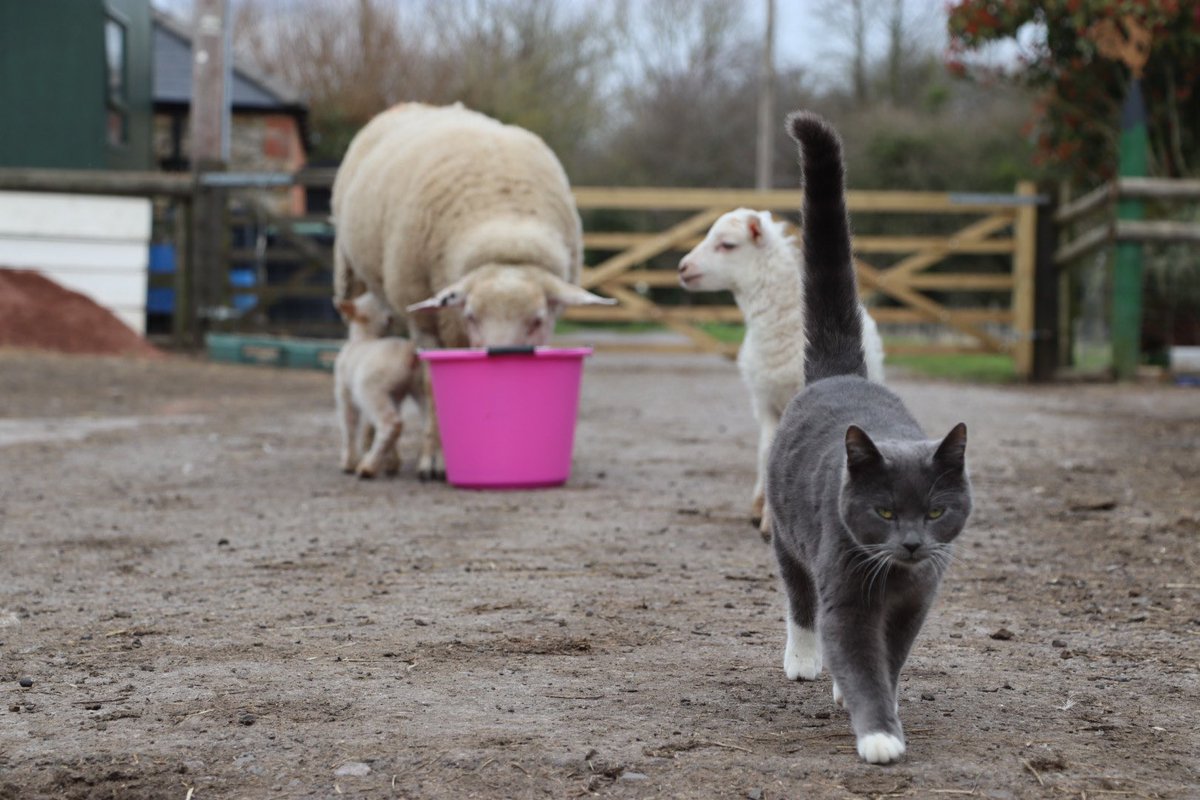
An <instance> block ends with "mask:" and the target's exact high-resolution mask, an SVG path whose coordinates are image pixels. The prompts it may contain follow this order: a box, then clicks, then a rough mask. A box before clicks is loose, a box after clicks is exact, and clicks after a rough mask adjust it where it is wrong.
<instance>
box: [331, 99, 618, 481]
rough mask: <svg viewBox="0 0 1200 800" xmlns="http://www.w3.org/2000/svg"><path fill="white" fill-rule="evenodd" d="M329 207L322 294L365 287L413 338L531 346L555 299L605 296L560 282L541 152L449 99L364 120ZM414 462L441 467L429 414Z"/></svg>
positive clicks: (563, 266) (568, 263) (565, 217)
mask: <svg viewBox="0 0 1200 800" xmlns="http://www.w3.org/2000/svg"><path fill="white" fill-rule="evenodd" d="M333 218H334V223H335V225H336V230H337V236H336V241H335V243H334V276H335V277H334V292H335V300H347V299H350V298H351V297H353V296H355V295H357V294H358V293H359V291H360V290H361V289H362V288H363V287H364V286H365V288H366V289H369V290H370V291H371V292H372V293H374V294H375V295H376V296H377V297H380V298H382V299H384V300H386V302H387V304H388V305H389V306H390V307H391V308H392V309H393V311H395V312H396V313H397V315H398V317H400V318H404V319H405V320H406V322H407V326H408V330H409V333H410V336H411V337H412V340H413V341H414V342H415V343H416V345H417V346H418V347H419V348H435V347H466V346H471V347H497V346H513V345H543V344H545V343H546V342H547V341H548V339H549V336H550V334H551V332H552V331H553V329H554V322H555V320H556V319H557V317H558V315H559V314H560V313H561V311H562V309H563V308H564V307H566V306H569V305H578V304H589V303H608V302H612V301H609V300H606V299H605V298H602V297H599V296H597V295H594V294H592V293H591V292H588V291H585V290H584V289H582V288H580V287H579V286H576V285H573V284H575V283H577V282H578V280H579V274H580V269H581V266H582V263H583V248H582V233H581V225H580V221H579V214H578V212H577V211H576V210H575V203H574V199H573V198H572V196H571V191H570V186H569V184H568V183H567V176H566V173H565V172H564V171H563V168H562V165H561V164H559V162H558V159H557V158H555V156H554V153H552V152H551V151H550V148H548V147H547V146H546V144H545V143H544V142H543V141H542V140H541V139H539V138H538V137H537V136H535V135H534V134H532V133H530V132H529V131H526V130H522V129H521V128H517V127H514V126H511V125H504V124H502V123H500V122H497V121H496V120H494V119H491V118H489V117H486V116H484V115H483V114H479V113H476V112H474V111H469V110H467V109H465V108H463V107H462V106H461V105H457V104H456V105H453V106H445V107H434V106H428V105H424V104H421V103H404V104H401V105H398V106H395V107H393V108H391V109H389V110H387V111H384V112H382V113H381V114H379V115H378V116H376V117H375V118H374V119H373V120H371V121H370V122H369V123H367V125H366V126H365V127H364V128H363V129H362V130H361V131H359V132H358V134H357V135H356V136H355V137H354V139H353V141H351V143H350V147H349V149H348V150H347V151H346V157H345V159H344V160H343V161H342V165H341V167H340V168H339V169H338V173H337V178H336V179H335V180H334V184H333ZM445 309H452V310H451V311H446V310H445ZM406 312H407V313H406ZM425 386H426V387H427V388H426V391H427V392H429V391H432V390H431V389H429V388H428V387H429V381H425ZM429 399H431V398H429ZM427 407H428V408H430V409H431V408H432V407H433V404H432V402H429V403H427ZM418 474H419V475H420V476H421V477H422V478H429V477H435V476H437V477H441V476H442V475H444V470H443V468H442V463H441V447H440V441H439V437H438V432H437V422H436V417H435V416H434V415H433V414H432V413H430V414H427V415H426V420H425V437H424V443H423V445H422V449H421V460H420V463H419V465H418Z"/></svg>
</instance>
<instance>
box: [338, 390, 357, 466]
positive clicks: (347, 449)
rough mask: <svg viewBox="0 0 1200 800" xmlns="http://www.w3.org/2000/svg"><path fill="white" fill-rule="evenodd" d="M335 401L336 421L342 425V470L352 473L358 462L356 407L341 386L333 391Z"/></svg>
mask: <svg viewBox="0 0 1200 800" xmlns="http://www.w3.org/2000/svg"><path fill="white" fill-rule="evenodd" d="M334 401H335V402H336V403H337V410H338V422H340V423H341V426H342V472H346V473H353V472H354V467H355V465H356V464H357V463H358V447H357V444H358V423H359V419H358V408H357V407H356V406H355V405H354V401H353V400H352V399H351V398H350V393H349V392H347V391H345V389H344V388H343V387H342V386H340V385H339V386H338V387H337V391H336V392H335V393H334Z"/></svg>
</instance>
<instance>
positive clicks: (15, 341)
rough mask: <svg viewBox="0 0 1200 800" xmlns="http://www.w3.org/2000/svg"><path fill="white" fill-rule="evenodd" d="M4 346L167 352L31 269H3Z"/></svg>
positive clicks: (0, 325)
mask: <svg viewBox="0 0 1200 800" xmlns="http://www.w3.org/2000/svg"><path fill="white" fill-rule="evenodd" d="M0 346H7V347H29V348H36V349H39V350H54V351H57V352H59V353H92V354H96V355H134V356H149V357H155V356H161V355H162V353H161V352H160V351H159V350H157V349H155V348H154V346H152V345H151V344H150V343H149V342H147V341H146V340H145V339H143V338H142V337H140V336H138V335H137V334H136V333H134V332H133V331H132V330H130V329H129V327H128V326H126V325H125V323H123V322H121V320H119V319H117V318H116V317H115V316H113V314H112V312H110V311H109V310H108V309H106V308H103V307H101V306H99V305H97V304H96V303H95V301H93V300H91V299H90V298H88V297H85V296H84V295H82V294H80V293H79V292H73V291H71V290H70V289H66V288H64V287H62V286H60V285H59V284H57V283H55V282H54V281H52V280H50V279H49V278H47V277H45V276H44V275H42V274H40V273H37V272H32V271H29V270H15V269H0Z"/></svg>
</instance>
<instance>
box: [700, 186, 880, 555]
mask: <svg viewBox="0 0 1200 800" xmlns="http://www.w3.org/2000/svg"><path fill="white" fill-rule="evenodd" d="M679 282H680V283H681V284H682V285H683V288H685V289H687V290H688V291H689V292H715V291H724V290H728V291H732V292H733V299H734V300H735V301H736V302H737V304H738V308H740V309H741V311H742V315H743V317H744V318H745V320H746V338H745V340H744V341H743V342H742V347H741V350H740V351H739V353H738V367H739V368H740V370H741V373H742V380H744V381H745V383H746V386H747V387H748V388H749V389H750V394H751V398H752V400H753V404H754V414H755V416H756V418H757V419H758V424H759V436H758V478H757V480H756V481H755V483H754V500H753V504H752V506H751V518H752V519H753V520H754V521H755V523H756V524H759V523H761V529H762V531H763V533H764V534H766V533H767V532H769V529H770V518H769V514H768V513H767V510H766V509H765V507H764V506H765V494H764V491H765V487H764V481H765V480H766V471H767V457H768V455H769V454H770V452H771V441H772V440H773V439H774V438H775V429H776V428H777V427H778V425H779V418H780V416H781V415H782V414H783V410H784V408H786V407H787V404H788V401H789V400H791V399H792V398H793V397H794V396H796V394H798V393H799V391H800V390H801V389H802V388H804V341H805V337H804V297H803V295H804V286H803V283H802V278H801V270H800V251H799V249H797V247H796V244H795V241H794V240H793V239H792V237H790V236H788V235H787V232H786V229H785V227H784V223H782V222H780V221H777V220H775V219H772V217H771V214H770V212H767V211H752V210H750V209H747V208H739V209H738V210H736V211H730V212H729V213H728V214H725V215H723V216H722V217H721V218H720V219H718V220H717V221H716V222H714V223H713V226H712V228H711V229H709V232H708V235H707V236H705V238H704V241H702V242H701V243H700V244H698V245H696V247H695V248H694V249H693V250H692V252H690V253H688V254H687V255H686V256H684V257H683V260H681V261H680V262H679ZM863 346H864V349H865V351H866V352H865V355H866V362H867V377H868V378H870V379H871V380H873V381H877V382H880V383H882V382H883V342H882V341H881V340H880V338H879V331H878V329H877V328H876V327H875V321H874V320H873V319H871V317H870V315H868V314H867V312H866V309H863Z"/></svg>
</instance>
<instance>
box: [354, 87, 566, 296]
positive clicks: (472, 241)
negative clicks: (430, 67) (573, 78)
mask: <svg viewBox="0 0 1200 800" xmlns="http://www.w3.org/2000/svg"><path fill="white" fill-rule="evenodd" d="M333 213H334V219H335V222H336V224H337V228H338V249H339V253H338V257H339V259H342V260H343V261H348V262H349V263H348V264H339V268H338V270H337V272H338V275H337V286H336V292H337V294H338V296H339V297H343V296H345V295H346V294H348V293H350V292H351V291H352V287H350V286H349V285H348V284H349V283H350V281H349V280H348V276H347V274H346V269H347V268H348V269H350V270H352V271H353V274H354V276H357V277H358V278H361V279H362V280H363V281H364V282H365V283H366V285H367V286H368V287H369V288H371V289H372V290H374V291H376V292H380V293H381V294H382V295H383V296H384V297H386V298H387V300H388V303H389V304H390V305H391V306H392V308H393V309H396V310H397V311H400V310H402V309H404V308H405V307H406V306H408V305H410V304H412V303H416V302H418V301H420V300H423V299H425V298H427V297H429V296H430V295H432V294H434V293H435V292H437V291H438V290H440V289H442V288H444V287H445V286H447V285H448V284H450V283H453V282H454V281H455V280H457V279H458V278H460V277H462V276H463V275H464V274H466V273H467V272H469V271H470V270H472V269H474V268H476V267H479V266H482V265H484V264H488V263H499V264H526V265H534V266H539V267H541V268H544V269H546V270H547V271H548V272H551V273H552V274H554V275H556V276H558V277H560V278H562V279H564V280H566V281H568V282H570V283H577V282H578V280H579V272H580V268H581V266H582V263H583V247H582V229H581V225H580V221H579V214H578V212H577V211H576V210H575V203H574V199H573V198H572V196H571V190H570V185H569V183H568V181H567V176H566V173H565V172H564V171H563V168H562V165H561V164H559V162H558V159H557V158H556V157H555V155H554V153H553V152H552V151H551V150H550V148H549V147H547V146H546V144H545V143H544V142H543V141H542V140H541V139H539V138H538V137H537V136H536V135H534V134H532V133H530V132H529V131H526V130H523V129H521V128H517V127H514V126H511V125H504V124H502V123H500V122H497V121H496V120H494V119H491V118H490V117H486V116H484V115H483V114H479V113H476V112H473V111H469V110H467V109H465V108H463V107H461V106H448V107H433V106H427V105H423V104H419V103H406V104H402V105H399V106H396V107H395V108H393V109H391V110H389V111H386V112H384V113H382V114H380V115H379V116H377V117H376V118H375V119H373V120H372V121H371V122H370V123H368V124H367V126H366V127H364V128H363V129H362V131H360V132H359V134H358V135H357V136H356V137H355V140H354V142H353V143H352V144H351V146H350V149H349V150H348V151H347V153H346V158H345V160H344V161H343V162H342V166H341V167H340V168H339V171H338V176H337V180H336V181H335V183H334V188H333Z"/></svg>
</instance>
